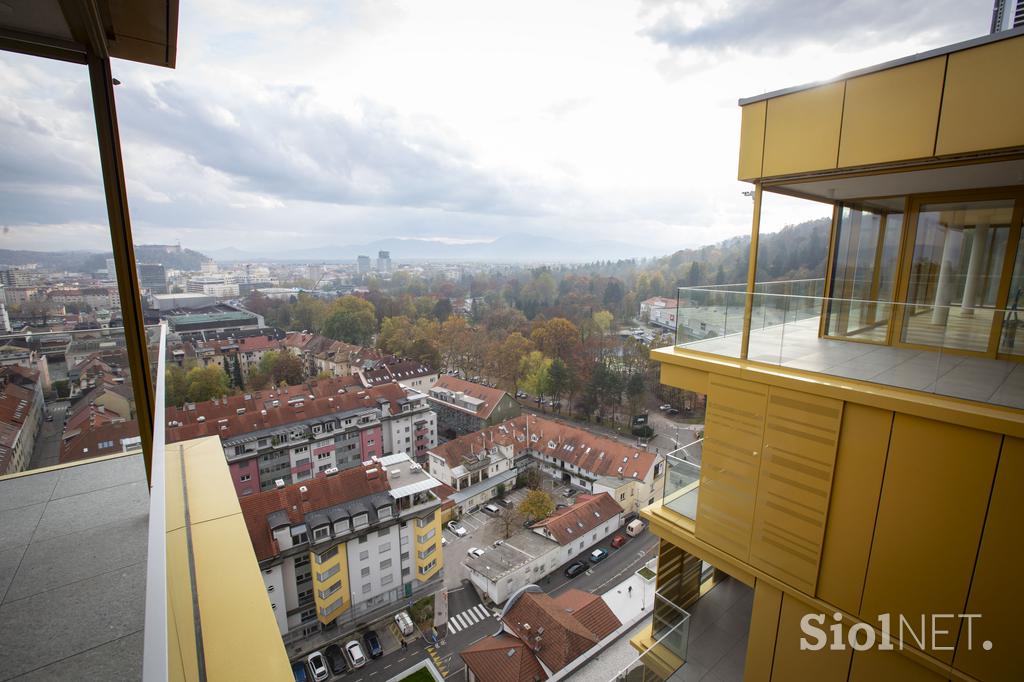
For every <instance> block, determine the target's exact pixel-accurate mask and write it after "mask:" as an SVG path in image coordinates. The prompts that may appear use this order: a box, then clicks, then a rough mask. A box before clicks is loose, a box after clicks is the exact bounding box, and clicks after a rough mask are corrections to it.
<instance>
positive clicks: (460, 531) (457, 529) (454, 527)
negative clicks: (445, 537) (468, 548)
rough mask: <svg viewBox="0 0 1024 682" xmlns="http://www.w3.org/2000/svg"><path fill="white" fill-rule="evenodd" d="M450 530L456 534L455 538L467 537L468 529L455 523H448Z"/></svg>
mask: <svg viewBox="0 0 1024 682" xmlns="http://www.w3.org/2000/svg"><path fill="white" fill-rule="evenodd" d="M448 530H450V531H451V532H453V533H455V537H459V538H464V537H466V529H465V528H463V527H462V526H460V525H459V524H457V523H455V522H454V521H449V522H448Z"/></svg>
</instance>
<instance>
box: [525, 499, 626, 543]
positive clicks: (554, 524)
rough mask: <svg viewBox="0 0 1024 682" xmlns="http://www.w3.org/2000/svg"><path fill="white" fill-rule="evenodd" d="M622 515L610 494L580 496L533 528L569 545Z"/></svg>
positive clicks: (620, 508)
mask: <svg viewBox="0 0 1024 682" xmlns="http://www.w3.org/2000/svg"><path fill="white" fill-rule="evenodd" d="M621 513H622V507H620V506H619V503H618V502H616V501H615V500H614V499H612V496H611V495H609V494H608V493H601V494H600V495H580V496H579V497H577V498H576V502H575V503H573V504H572V505H570V506H568V507H566V508H565V509H562V510H560V511H557V512H555V513H554V514H552V515H551V516H549V517H548V518H546V519H544V520H543V521H541V522H540V523H535V524H534V525H533V526H531V528H536V529H538V530H543V531H546V532H547V534H548V535H550V536H551V538H553V539H554V540H555V542H557V543H558V544H560V545H568V544H569V543H571V542H572V541H573V540H578V539H579V538H580V537H581V536H582V535H585V534H586V533H589V532H590V531H591V530H593V529H594V528H597V527H598V526H600V525H601V524H602V523H605V522H606V521H608V519H611V518H614V517H615V516H616V515H618V514H621Z"/></svg>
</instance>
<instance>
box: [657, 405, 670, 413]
mask: <svg viewBox="0 0 1024 682" xmlns="http://www.w3.org/2000/svg"><path fill="white" fill-rule="evenodd" d="M671 408H672V406H671V405H669V404H667V403H666V404H665V405H659V406H658V409H659V410H661V411H662V412H664V411H665V410H668V409H671Z"/></svg>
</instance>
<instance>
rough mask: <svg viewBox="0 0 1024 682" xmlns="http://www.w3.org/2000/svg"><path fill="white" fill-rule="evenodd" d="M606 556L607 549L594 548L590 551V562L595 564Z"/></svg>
mask: <svg viewBox="0 0 1024 682" xmlns="http://www.w3.org/2000/svg"><path fill="white" fill-rule="evenodd" d="M607 556H608V550H607V549H595V550H594V551H593V552H591V553H590V563H592V564H596V563H599V562H601V561H604V559H605V557H607Z"/></svg>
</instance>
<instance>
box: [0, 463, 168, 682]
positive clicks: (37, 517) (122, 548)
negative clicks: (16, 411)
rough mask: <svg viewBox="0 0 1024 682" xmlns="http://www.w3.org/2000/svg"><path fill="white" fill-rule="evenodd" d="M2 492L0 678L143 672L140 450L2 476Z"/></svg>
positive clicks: (145, 501) (144, 502)
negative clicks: (40, 470) (124, 454)
mask: <svg viewBox="0 0 1024 682" xmlns="http://www.w3.org/2000/svg"><path fill="white" fill-rule="evenodd" d="M0 500H2V501H3V504H2V505H0V680H8V679H18V680H42V679H47V680H64V679H67V680H122V679H123V680H134V679H139V677H140V676H141V669H142V636H141V633H142V627H143V620H144V607H145V584H146V542H147V527H148V517H149V493H148V488H147V486H146V481H145V471H144V469H143V467H142V458H141V456H138V455H136V456H131V457H121V458H117V459H112V460H106V461H103V462H91V463H89V462H87V463H83V464H80V465H78V466H74V467H67V468H64V469H59V470H55V471H49V472H42V473H39V474H32V475H29V476H22V477H18V478H13V479H7V480H4V481H0Z"/></svg>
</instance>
